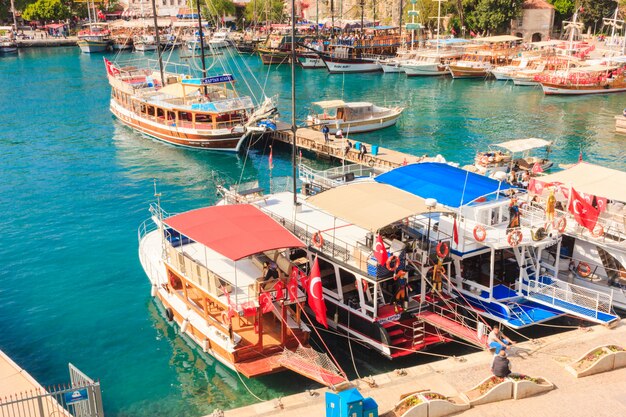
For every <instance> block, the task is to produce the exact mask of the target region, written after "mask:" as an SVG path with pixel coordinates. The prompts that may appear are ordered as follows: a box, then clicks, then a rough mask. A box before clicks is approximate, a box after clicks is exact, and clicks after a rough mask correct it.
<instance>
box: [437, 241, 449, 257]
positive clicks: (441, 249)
mask: <svg viewBox="0 0 626 417" xmlns="http://www.w3.org/2000/svg"><path fill="white" fill-rule="evenodd" d="M449 253H450V248H449V247H448V244H447V243H446V242H439V243H437V256H438V257H440V258H445V257H446V256H448V254H449Z"/></svg>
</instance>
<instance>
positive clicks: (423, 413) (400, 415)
mask: <svg viewBox="0 0 626 417" xmlns="http://www.w3.org/2000/svg"><path fill="white" fill-rule="evenodd" d="M393 413H394V415H395V417H428V403H426V402H424V401H423V400H422V398H421V397H420V395H419V393H417V394H412V395H409V396H408V397H406V398H404V399H402V400H400V402H399V403H397V404H396V405H395V406H394V407H393Z"/></svg>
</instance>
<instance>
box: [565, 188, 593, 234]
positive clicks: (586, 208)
mask: <svg viewBox="0 0 626 417" xmlns="http://www.w3.org/2000/svg"><path fill="white" fill-rule="evenodd" d="M568 210H569V212H570V213H572V214H573V215H574V218H575V219H576V221H577V222H578V224H580V225H581V226H583V227H586V228H587V229H589V231H593V229H594V228H595V227H596V222H597V221H598V214H599V212H598V210H596V209H595V208H594V207H593V206H592V205H591V204H589V203H587V202H586V201H585V199H584V198H583V197H582V196H581V195H580V194H578V192H576V190H574V189H573V188H572V198H571V201H570V204H569V207H568Z"/></svg>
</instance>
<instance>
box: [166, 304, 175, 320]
mask: <svg viewBox="0 0 626 417" xmlns="http://www.w3.org/2000/svg"><path fill="white" fill-rule="evenodd" d="M165 318H166V319H167V321H172V320H174V312H173V311H172V309H171V308H169V307H168V308H166V309H165Z"/></svg>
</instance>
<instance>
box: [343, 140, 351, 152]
mask: <svg viewBox="0 0 626 417" xmlns="http://www.w3.org/2000/svg"><path fill="white" fill-rule="evenodd" d="M350 149H352V142H350V141H349V140H346V148H345V149H344V152H343V156H347V155H348V153H349V152H350Z"/></svg>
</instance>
